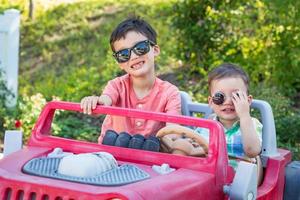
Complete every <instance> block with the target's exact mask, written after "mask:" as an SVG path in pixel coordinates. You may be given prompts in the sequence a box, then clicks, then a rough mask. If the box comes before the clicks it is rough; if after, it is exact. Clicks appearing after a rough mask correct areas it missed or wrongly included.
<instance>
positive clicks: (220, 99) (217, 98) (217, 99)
mask: <svg viewBox="0 0 300 200" xmlns="http://www.w3.org/2000/svg"><path fill="white" fill-rule="evenodd" d="M212 101H213V102H214V104H216V105H221V104H223V103H224V101H225V95H224V94H223V93H222V92H217V93H216V94H214V96H213V97H212Z"/></svg>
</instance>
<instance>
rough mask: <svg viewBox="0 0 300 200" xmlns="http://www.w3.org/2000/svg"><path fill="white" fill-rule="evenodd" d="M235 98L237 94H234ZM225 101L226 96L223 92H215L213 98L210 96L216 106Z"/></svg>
mask: <svg viewBox="0 0 300 200" xmlns="http://www.w3.org/2000/svg"><path fill="white" fill-rule="evenodd" d="M236 95H237V96H239V94H238V93H236ZM225 100H226V96H225V94H224V93H223V92H216V93H215V94H214V96H212V101H213V102H214V104H216V105H222V104H223V103H224V102H225Z"/></svg>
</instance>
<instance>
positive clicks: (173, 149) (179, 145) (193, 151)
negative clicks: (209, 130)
mask: <svg viewBox="0 0 300 200" xmlns="http://www.w3.org/2000/svg"><path fill="white" fill-rule="evenodd" d="M156 137H158V138H159V139H160V142H161V149H162V151H163V152H167V153H172V154H180V155H190V156H206V155H207V153H208V143H207V141H206V140H205V139H204V138H203V137H202V136H200V135H199V134H197V133H195V132H194V130H193V129H190V128H188V127H184V126H180V125H168V126H166V127H164V128H162V129H160V130H159V131H158V132H157V134H156Z"/></svg>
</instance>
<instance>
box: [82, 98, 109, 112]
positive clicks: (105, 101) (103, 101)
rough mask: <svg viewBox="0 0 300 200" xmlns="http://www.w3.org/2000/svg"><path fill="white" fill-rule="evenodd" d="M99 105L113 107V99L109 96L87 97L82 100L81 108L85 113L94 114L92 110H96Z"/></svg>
mask: <svg viewBox="0 0 300 200" xmlns="http://www.w3.org/2000/svg"><path fill="white" fill-rule="evenodd" d="M97 104H99V105H105V106H111V105H112V99H111V98H110V97H109V96H108V95H101V96H100V97H99V96H87V97H84V98H82V99H81V102H80V107H81V109H83V113H85V114H92V110H93V109H95V108H96V106H97Z"/></svg>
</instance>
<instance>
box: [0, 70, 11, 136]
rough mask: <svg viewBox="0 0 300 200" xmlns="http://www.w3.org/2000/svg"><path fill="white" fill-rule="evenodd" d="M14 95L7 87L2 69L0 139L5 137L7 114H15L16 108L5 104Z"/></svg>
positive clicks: (0, 83)
mask: <svg viewBox="0 0 300 200" xmlns="http://www.w3.org/2000/svg"><path fill="white" fill-rule="evenodd" d="M10 96H11V97H13V94H12V92H11V91H10V90H9V89H8V88H7V85H6V81H5V79H4V73H3V72H2V71H1V70H0V141H1V140H2V138H3V137H4V132H5V127H4V122H5V116H7V115H13V114H14V110H13V109H8V108H7V107H6V105H5V101H6V99H7V97H10Z"/></svg>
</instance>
